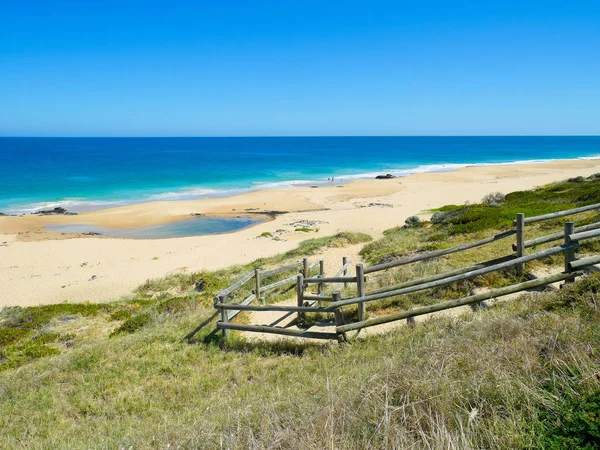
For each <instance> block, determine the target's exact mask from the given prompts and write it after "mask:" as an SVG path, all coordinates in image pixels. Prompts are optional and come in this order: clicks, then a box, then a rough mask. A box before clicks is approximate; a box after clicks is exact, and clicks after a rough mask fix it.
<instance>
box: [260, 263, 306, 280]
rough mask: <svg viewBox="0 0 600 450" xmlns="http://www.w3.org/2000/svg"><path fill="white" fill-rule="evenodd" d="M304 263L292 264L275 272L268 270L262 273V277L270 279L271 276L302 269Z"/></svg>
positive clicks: (274, 270)
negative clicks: (298, 268) (297, 268)
mask: <svg viewBox="0 0 600 450" xmlns="http://www.w3.org/2000/svg"><path fill="white" fill-rule="evenodd" d="M302 264H303V263H302V261H300V262H297V263H294V264H290V265H288V266H285V267H278V268H277V269H273V270H266V271H264V272H260V276H261V277H269V276H271V275H277V274H279V273H281V272H286V271H288V270H292V269H295V268H296V267H302Z"/></svg>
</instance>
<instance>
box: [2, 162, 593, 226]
mask: <svg viewBox="0 0 600 450" xmlns="http://www.w3.org/2000/svg"><path fill="white" fill-rule="evenodd" d="M580 160H600V155H594V156H583V157H577V158H565V159H560V158H556V159H540V160H534V159H532V160H522V161H507V162H489V163H485V162H483V163H461V164H458V163H449V164H428V165H421V166H417V167H414V168H409V169H386V170H382V171H370V172H364V173H360V174H338V175H336V176H335V177H334V181H331V180H330V179H327V180H324V179H322V178H315V179H302V180H288V181H280V182H272V183H260V184H257V185H255V186H252V187H247V188H231V189H218V188H210V187H202V188H198V187H189V188H182V189H180V190H179V191H169V192H164V193H160V194H152V195H150V196H149V197H148V198H141V199H139V200H133V199H129V200H114V201H108V200H104V201H103V200H94V199H90V200H88V201H86V200H84V199H79V200H75V199H63V200H57V201H47V202H40V203H36V204H32V205H22V206H21V207H20V208H19V209H16V208H6V209H5V210H0V213H4V214H5V215H11V216H15V215H17V216H19V215H24V214H33V213H36V212H39V211H41V210H47V209H53V208H65V209H67V210H69V211H70V212H75V213H81V212H87V211H99V210H103V209H110V208H117V207H121V206H131V205H136V204H142V203H152V202H163V201H165V202H177V201H187V200H212V199H220V198H229V197H234V196H237V195H242V194H248V193H252V192H259V191H263V190H273V189H297V188H322V187H330V186H340V185H345V184H347V183H350V182H352V181H356V180H374V179H376V177H377V176H382V175H387V174H390V175H392V178H405V177H407V176H410V175H415V174H426V173H443V172H451V171H455V170H458V169H465V168H473V167H493V166H515V165H525V164H546V163H553V162H569V161H580Z"/></svg>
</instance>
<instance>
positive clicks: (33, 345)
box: [0, 341, 60, 371]
mask: <svg viewBox="0 0 600 450" xmlns="http://www.w3.org/2000/svg"><path fill="white" fill-rule="evenodd" d="M58 354H60V351H59V350H58V349H57V348H54V347H50V346H48V345H45V344H43V343H41V342H39V341H27V342H25V343H24V344H22V345H17V346H13V347H8V348H5V349H3V350H2V352H0V371H1V370H6V369H10V368H13V367H19V366H22V365H23V364H26V363H29V362H31V361H33V360H35V359H39V358H43V357H45V356H53V355H58Z"/></svg>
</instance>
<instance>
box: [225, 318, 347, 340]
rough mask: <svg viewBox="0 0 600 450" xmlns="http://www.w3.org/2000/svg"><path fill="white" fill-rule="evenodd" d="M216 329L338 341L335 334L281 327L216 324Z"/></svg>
mask: <svg viewBox="0 0 600 450" xmlns="http://www.w3.org/2000/svg"><path fill="white" fill-rule="evenodd" d="M217 328H218V329H221V330H239V331H254V332H258V333H269V334H280V335H283V336H294V337H302V338H312V339H328V340H331V339H338V338H339V337H338V334H337V333H321V332H316V331H300V330H290V329H287V328H282V327H270V326H267V325H242V324H237V323H224V322H217Z"/></svg>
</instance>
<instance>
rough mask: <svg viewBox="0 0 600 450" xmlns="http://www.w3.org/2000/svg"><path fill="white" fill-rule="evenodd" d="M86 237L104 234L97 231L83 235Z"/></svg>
mask: <svg viewBox="0 0 600 450" xmlns="http://www.w3.org/2000/svg"><path fill="white" fill-rule="evenodd" d="M81 234H83V235H84V236H102V233H98V232H96V231H88V232H87V233H81Z"/></svg>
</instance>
